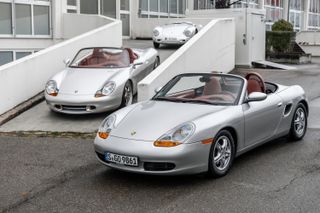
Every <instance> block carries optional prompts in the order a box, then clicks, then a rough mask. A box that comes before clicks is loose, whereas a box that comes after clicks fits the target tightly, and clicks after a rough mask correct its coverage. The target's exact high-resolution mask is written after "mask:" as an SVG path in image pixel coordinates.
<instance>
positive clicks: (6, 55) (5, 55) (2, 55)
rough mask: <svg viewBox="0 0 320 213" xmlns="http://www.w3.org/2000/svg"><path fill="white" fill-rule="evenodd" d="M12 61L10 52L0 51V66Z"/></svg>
mask: <svg viewBox="0 0 320 213" xmlns="http://www.w3.org/2000/svg"><path fill="white" fill-rule="evenodd" d="M11 61H13V52H12V51H1V52H0V66H1V65H4V64H6V63H9V62H11Z"/></svg>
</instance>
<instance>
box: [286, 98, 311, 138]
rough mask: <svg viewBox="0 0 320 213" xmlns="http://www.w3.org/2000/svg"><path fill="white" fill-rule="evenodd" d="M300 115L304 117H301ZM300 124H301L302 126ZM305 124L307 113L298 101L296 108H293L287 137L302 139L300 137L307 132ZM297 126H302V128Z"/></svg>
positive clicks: (306, 123) (306, 122)
mask: <svg viewBox="0 0 320 213" xmlns="http://www.w3.org/2000/svg"><path fill="white" fill-rule="evenodd" d="M301 116H302V117H303V118H304V119H302V117H301ZM299 125H300V126H299ZM301 125H303V127H302V126H301ZM307 126H308V115H307V110H306V107H305V106H304V105H303V104H302V103H299V104H298V105H297V107H296V109H295V110H294V114H293V118H292V121H291V128H290V132H289V139H291V140H293V141H299V140H302V138H303V137H304V135H305V134H306V132H307ZM299 127H302V129H301V128H299Z"/></svg>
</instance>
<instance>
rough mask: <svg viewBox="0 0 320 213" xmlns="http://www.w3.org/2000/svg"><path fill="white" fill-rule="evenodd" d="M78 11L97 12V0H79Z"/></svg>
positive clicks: (85, 12)
mask: <svg viewBox="0 0 320 213" xmlns="http://www.w3.org/2000/svg"><path fill="white" fill-rule="evenodd" d="M109 1H110V0H109ZM80 13H83V14H98V0H80Z"/></svg>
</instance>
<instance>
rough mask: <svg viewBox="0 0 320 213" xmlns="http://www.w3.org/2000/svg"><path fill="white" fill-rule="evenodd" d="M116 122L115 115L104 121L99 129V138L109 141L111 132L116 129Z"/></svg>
mask: <svg viewBox="0 0 320 213" xmlns="http://www.w3.org/2000/svg"><path fill="white" fill-rule="evenodd" d="M115 121H116V116H115V115H110V116H108V117H107V118H106V119H104V120H103V121H102V123H101V125H100V127H99V130H98V136H99V137H100V138H102V139H107V138H108V137H109V134H110V132H111V130H112V129H113V128H114V123H115Z"/></svg>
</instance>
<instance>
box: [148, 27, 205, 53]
mask: <svg viewBox="0 0 320 213" xmlns="http://www.w3.org/2000/svg"><path fill="white" fill-rule="evenodd" d="M201 28H202V26H201V25H195V24H192V23H191V22H177V23H172V24H166V25H162V26H158V27H156V28H154V30H153V36H152V39H153V46H154V47H155V48H159V47H160V44H184V43H186V42H187V41H188V40H190V38H192V36H194V35H195V34H196V33H198V31H199V30H200V29H201Z"/></svg>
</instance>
